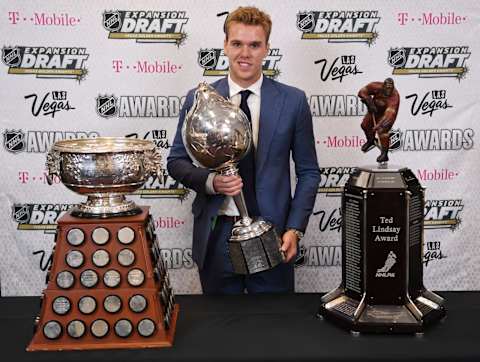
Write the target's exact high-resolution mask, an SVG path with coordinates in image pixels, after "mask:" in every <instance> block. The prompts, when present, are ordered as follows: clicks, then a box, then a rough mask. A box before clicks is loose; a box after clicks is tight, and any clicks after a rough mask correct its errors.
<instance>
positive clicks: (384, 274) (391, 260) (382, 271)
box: [375, 250, 397, 278]
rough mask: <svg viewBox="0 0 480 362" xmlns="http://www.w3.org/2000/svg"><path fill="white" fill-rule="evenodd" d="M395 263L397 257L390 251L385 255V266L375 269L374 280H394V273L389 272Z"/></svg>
mask: <svg viewBox="0 0 480 362" xmlns="http://www.w3.org/2000/svg"><path fill="white" fill-rule="evenodd" d="M396 263H397V256H396V255H395V253H394V252H393V250H390V253H388V255H387V259H386V260H385V264H384V265H383V267H381V268H379V269H377V273H376V274H375V277H376V278H395V273H392V272H390V270H391V269H392V268H393V266H394V265H395V264H396Z"/></svg>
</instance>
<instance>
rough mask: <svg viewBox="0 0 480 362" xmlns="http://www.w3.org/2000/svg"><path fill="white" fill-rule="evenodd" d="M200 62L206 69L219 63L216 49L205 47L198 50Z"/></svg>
mask: <svg viewBox="0 0 480 362" xmlns="http://www.w3.org/2000/svg"><path fill="white" fill-rule="evenodd" d="M198 64H200V66H201V67H202V68H204V69H212V68H214V67H215V66H216V65H217V57H216V54H215V50H213V49H210V50H208V49H205V50H200V51H199V52H198Z"/></svg>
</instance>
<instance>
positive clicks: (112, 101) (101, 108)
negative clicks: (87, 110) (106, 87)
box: [96, 95, 117, 118]
mask: <svg viewBox="0 0 480 362" xmlns="http://www.w3.org/2000/svg"><path fill="white" fill-rule="evenodd" d="M96 108H97V114H98V115H99V116H102V117H105V118H108V117H112V116H114V115H116V114H117V97H115V96H114V95H111V96H107V95H105V96H101V95H99V96H98V97H97V107H96Z"/></svg>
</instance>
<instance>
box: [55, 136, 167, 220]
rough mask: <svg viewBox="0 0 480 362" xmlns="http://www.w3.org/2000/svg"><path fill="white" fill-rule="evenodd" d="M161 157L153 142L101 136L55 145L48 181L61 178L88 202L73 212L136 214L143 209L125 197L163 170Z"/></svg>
mask: <svg viewBox="0 0 480 362" xmlns="http://www.w3.org/2000/svg"><path fill="white" fill-rule="evenodd" d="M160 161H161V157H160V154H159V153H158V150H157V148H156V146H155V144H154V143H153V142H151V141H146V140H138V139H129V138H123V137H98V138H82V139H71V140H63V141H58V142H55V144H54V145H53V146H52V148H51V149H50V151H49V153H48V155H47V163H46V166H47V169H48V176H49V177H48V178H47V181H49V183H51V180H52V177H54V176H58V177H59V178H60V180H61V181H62V183H63V184H64V185H65V186H66V187H67V188H69V189H70V190H72V191H74V192H76V193H77V194H80V195H86V196H87V201H86V202H84V203H81V204H80V205H79V206H77V207H76V208H74V209H73V210H72V215H74V216H80V217H111V216H125V215H135V214H137V213H139V212H140V211H141V210H140V208H138V207H137V206H136V205H135V203H134V202H133V201H129V200H126V199H125V194H129V193H132V192H133V191H135V190H136V189H138V188H140V187H141V186H142V185H143V184H144V183H145V182H146V181H147V179H148V178H149V177H150V176H152V175H159V174H160V171H161V163H160Z"/></svg>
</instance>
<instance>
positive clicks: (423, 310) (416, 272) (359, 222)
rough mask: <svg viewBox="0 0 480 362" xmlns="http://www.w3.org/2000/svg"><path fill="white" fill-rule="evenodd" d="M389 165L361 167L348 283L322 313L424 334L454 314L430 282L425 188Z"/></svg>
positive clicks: (346, 254)
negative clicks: (427, 279)
mask: <svg viewBox="0 0 480 362" xmlns="http://www.w3.org/2000/svg"><path fill="white" fill-rule="evenodd" d="M391 83H392V84H393V81H392V82H391ZM371 84H373V85H374V86H376V87H377V88H378V87H381V85H380V84H378V85H377V84H376V83H371ZM364 89H366V88H364ZM379 92H383V91H382V89H381V88H379ZM397 94H398V93H397ZM381 96H382V97H385V94H383V93H381ZM362 127H364V124H362ZM367 141H368V140H367ZM384 149H387V146H386V145H385V147H384ZM385 156H386V153H385ZM386 161H388V158H386V159H385V157H383V158H382V157H379V159H377V162H378V166H367V167H360V168H358V169H356V170H355V171H354V172H353V173H352V174H351V175H350V178H349V179H348V181H347V183H346V185H345V187H344V188H343V193H342V215H343V223H342V283H341V285H340V286H339V287H338V288H336V289H334V290H333V291H331V292H329V293H327V294H325V295H324V296H323V297H322V299H321V306H320V310H319V314H320V315H322V316H324V317H325V318H326V319H329V320H332V321H334V322H336V323H338V324H339V325H341V326H343V327H345V328H347V329H350V330H351V331H354V332H373V333H421V332H423V331H424V329H425V327H427V326H428V325H430V324H432V323H433V322H435V321H438V320H439V319H441V318H443V317H444V316H445V314H446V310H445V307H444V300H443V298H442V297H440V296H439V295H437V294H435V293H433V292H431V291H429V290H427V289H426V288H425V286H424V284H423V263H422V261H423V260H422V259H423V244H424V237H423V230H424V216H423V215H424V214H423V210H424V203H425V190H424V188H423V187H422V186H421V185H420V183H419V181H418V179H417V178H416V177H415V175H414V173H413V172H412V171H411V170H410V169H408V168H406V167H397V166H389V165H388V164H387V162H386Z"/></svg>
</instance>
